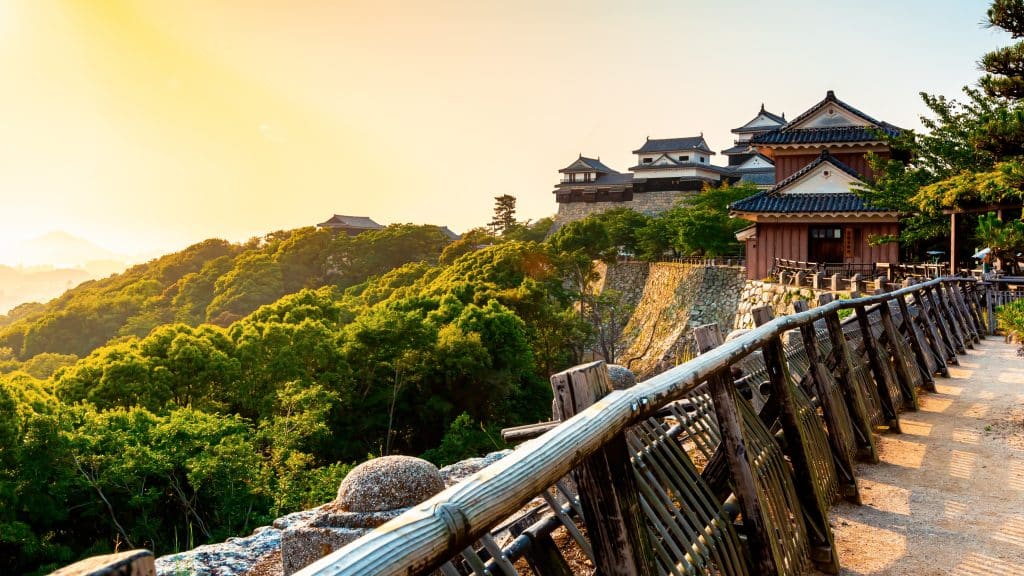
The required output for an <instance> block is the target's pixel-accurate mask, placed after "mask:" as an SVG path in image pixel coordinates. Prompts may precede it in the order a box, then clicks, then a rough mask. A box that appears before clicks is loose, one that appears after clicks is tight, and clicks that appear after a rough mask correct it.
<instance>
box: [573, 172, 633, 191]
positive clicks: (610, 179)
mask: <svg viewBox="0 0 1024 576" xmlns="http://www.w3.org/2000/svg"><path fill="white" fill-rule="evenodd" d="M632 183H633V175H632V174H629V173H626V174H623V173H621V172H612V173H610V174H598V175H597V178H595V179H594V180H591V181H590V182H559V183H558V184H556V185H555V187H556V188H586V187H594V186H629V185H630V184H632Z"/></svg>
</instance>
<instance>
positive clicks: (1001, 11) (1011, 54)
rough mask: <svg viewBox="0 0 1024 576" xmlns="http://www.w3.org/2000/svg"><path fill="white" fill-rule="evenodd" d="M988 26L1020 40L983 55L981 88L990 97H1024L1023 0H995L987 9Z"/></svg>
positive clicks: (1016, 98) (1012, 98) (1013, 98)
mask: <svg viewBox="0 0 1024 576" xmlns="http://www.w3.org/2000/svg"><path fill="white" fill-rule="evenodd" d="M988 25H989V26H991V27H993V28H1000V29H1002V30H1005V31H1007V32H1009V33H1010V37H1012V38H1013V39H1014V40H1018V41H1017V43H1015V44H1012V45H1010V46H1005V47H1003V48H999V49H998V50H993V51H992V52H989V53H987V54H985V55H984V56H983V57H982V58H981V63H980V64H981V69H982V70H984V71H985V72H988V74H986V75H985V76H984V77H982V79H981V81H980V83H981V87H982V88H984V89H985V92H986V93H987V94H988V95H990V96H1000V97H1003V98H1007V99H1010V100H1020V99H1021V98H1024V40H1020V39H1021V38H1024V0H993V2H992V5H991V6H990V7H989V9H988Z"/></svg>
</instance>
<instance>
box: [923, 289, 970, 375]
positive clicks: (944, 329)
mask: <svg viewBox="0 0 1024 576" xmlns="http://www.w3.org/2000/svg"><path fill="white" fill-rule="evenodd" d="M924 293H925V296H927V298H928V308H929V309H930V310H931V314H932V320H933V321H934V322H935V326H936V327H937V328H938V329H939V335H940V336H942V341H943V343H944V344H945V348H946V363H947V364H953V365H955V366H959V365H960V359H959V358H957V355H956V354H957V345H956V343H955V342H954V338H953V334H952V332H951V331H950V328H949V326H947V324H946V314H945V313H944V312H943V311H942V309H941V308H940V307H939V303H938V301H937V299H936V298H935V294H934V293H933V292H932V287H931V286H927V285H926V286H925V287H924ZM959 351H960V352H961V353H963V352H964V350H963V347H960V349H959Z"/></svg>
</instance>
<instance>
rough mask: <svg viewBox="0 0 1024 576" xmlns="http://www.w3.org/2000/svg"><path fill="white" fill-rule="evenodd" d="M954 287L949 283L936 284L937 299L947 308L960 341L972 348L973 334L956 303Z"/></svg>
mask: <svg viewBox="0 0 1024 576" xmlns="http://www.w3.org/2000/svg"><path fill="white" fill-rule="evenodd" d="M955 291H956V290H955V288H953V286H951V285H950V284H947V283H945V282H942V283H940V284H939V285H938V292H939V299H940V300H942V301H943V303H944V304H945V305H946V307H947V308H948V309H949V312H950V316H952V318H953V325H954V326H955V327H956V331H957V335H958V336H959V338H960V342H961V343H963V345H964V346H966V347H967V348H974V336H973V334H971V327H970V326H969V325H968V324H967V317H966V316H965V315H964V313H963V311H962V310H961V309H960V307H959V306H958V304H957V300H956V295H955V294H954V292H955Z"/></svg>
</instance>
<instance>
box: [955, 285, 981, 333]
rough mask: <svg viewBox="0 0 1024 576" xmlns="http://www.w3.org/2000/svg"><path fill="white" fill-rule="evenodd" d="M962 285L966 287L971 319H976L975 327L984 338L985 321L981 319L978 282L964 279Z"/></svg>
mask: <svg viewBox="0 0 1024 576" xmlns="http://www.w3.org/2000/svg"><path fill="white" fill-rule="evenodd" d="M961 285H962V286H963V289H964V299H965V300H966V301H967V308H968V309H969V310H970V312H971V319H973V320H974V327H975V328H976V330H977V332H978V337H979V338H981V339H984V338H985V323H984V322H982V320H981V302H979V301H978V283H977V282H968V281H964V282H963V283H962V284H961Z"/></svg>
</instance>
